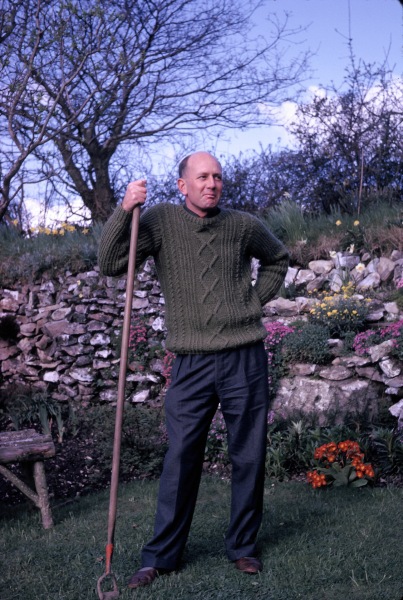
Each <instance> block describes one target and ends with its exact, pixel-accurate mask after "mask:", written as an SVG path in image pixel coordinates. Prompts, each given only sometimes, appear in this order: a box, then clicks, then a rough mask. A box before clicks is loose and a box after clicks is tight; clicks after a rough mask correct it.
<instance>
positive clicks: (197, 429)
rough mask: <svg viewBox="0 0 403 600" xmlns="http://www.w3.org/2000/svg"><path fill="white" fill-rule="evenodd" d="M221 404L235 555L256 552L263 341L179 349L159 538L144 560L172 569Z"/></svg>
mask: <svg viewBox="0 0 403 600" xmlns="http://www.w3.org/2000/svg"><path fill="white" fill-rule="evenodd" d="M218 403H220V405H221V410H222V413H223V416H224V419H225V422H226V426H227V432H228V450H229V457H230V460H231V465H232V487H231V515H230V523H229V527H228V530H227V533H226V538H225V542H226V550H227V555H228V558H229V559H230V560H237V559H238V558H242V557H243V556H254V555H255V553H256V548H255V543H256V537H257V533H258V530H259V527H260V524H261V520H262V510H263V484H264V467H265V453H266V435H267V412H268V384H267V355H266V352H265V349H264V345H263V342H261V343H257V344H254V345H252V346H244V347H242V348H238V349H234V350H229V351H222V352H217V353H213V354H190V355H179V356H178V357H177V359H176V361H175V363H174V365H173V368H172V383H171V386H170V388H169V390H168V392H167V395H166V399H165V411H166V420H167V429H168V436H169V449H168V452H167V454H166V457H165V461H164V468H163V472H162V475H161V479H160V488H159V495H158V506H157V514H156V519H155V530H154V537H153V538H152V540H151V541H150V542H149V543H148V544H146V545H145V546H144V548H143V552H142V565H143V566H144V567H159V568H161V569H169V570H174V569H176V568H177V567H178V564H179V561H180V559H181V556H182V553H183V550H184V547H185V544H186V540H187V537H188V534H189V529H190V525H191V521H192V517H193V512H194V508H195V504H196V498H197V493H198V489H199V483H200V478H201V473H202V467H203V459H204V452H205V445H206V441H207V434H208V431H209V427H210V424H211V421H212V419H213V416H214V414H215V412H216V410H217V407H218Z"/></svg>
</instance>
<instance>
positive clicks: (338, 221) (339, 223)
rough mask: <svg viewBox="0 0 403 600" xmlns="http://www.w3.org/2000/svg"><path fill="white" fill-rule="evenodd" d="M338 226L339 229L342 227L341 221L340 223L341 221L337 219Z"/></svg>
mask: <svg viewBox="0 0 403 600" xmlns="http://www.w3.org/2000/svg"><path fill="white" fill-rule="evenodd" d="M336 225H337V227H339V226H340V225H341V221H340V219H337V221H336Z"/></svg>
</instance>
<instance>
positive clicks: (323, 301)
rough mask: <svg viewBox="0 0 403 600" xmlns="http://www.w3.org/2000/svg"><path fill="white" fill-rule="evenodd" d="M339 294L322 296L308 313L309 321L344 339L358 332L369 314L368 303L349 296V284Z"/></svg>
mask: <svg viewBox="0 0 403 600" xmlns="http://www.w3.org/2000/svg"><path fill="white" fill-rule="evenodd" d="M341 291H342V293H341V294H333V295H332V294H323V295H322V296H321V297H320V298H319V300H318V303H317V304H316V305H315V306H314V307H313V308H311V310H310V312H309V316H308V318H309V321H310V322H311V323H316V324H317V325H322V326H324V327H328V329H329V331H330V334H331V335H335V336H339V337H344V336H345V334H346V333H349V332H351V331H353V332H358V331H360V330H361V329H362V328H363V326H364V323H365V320H366V317H367V315H368V312H369V308H368V303H367V302H366V301H364V300H361V299H359V298H355V297H354V296H351V284H350V285H348V286H343V288H342V289H341Z"/></svg>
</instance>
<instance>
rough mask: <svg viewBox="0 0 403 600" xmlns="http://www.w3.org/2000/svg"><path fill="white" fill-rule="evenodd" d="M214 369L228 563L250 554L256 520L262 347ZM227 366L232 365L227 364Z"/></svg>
mask: <svg viewBox="0 0 403 600" xmlns="http://www.w3.org/2000/svg"><path fill="white" fill-rule="evenodd" d="M226 361H227V365H226V369H224V365H223V366H222V368H220V373H221V374H222V378H223V382H224V383H223V385H222V386H221V387H220V388H219V398H220V402H221V408H222V412H223V415H224V418H225V421H226V424H227V430H228V450H229V456H230V460H231V464H232V484H231V485H232V488H231V490H232V496H231V517H230V524H229V527H228V530H227V534H226V549H227V555H228V558H229V559H230V560H237V559H238V558H242V557H244V556H255V555H256V538H257V534H258V531H259V528H260V525H261V521H262V513H263V494H264V474H265V456H266V442H267V412H268V383H267V355H266V352H265V350H264V346H263V344H256V345H254V346H251V347H246V348H242V349H240V350H239V351H233V353H232V356H231V357H226ZM231 361H232V364H231Z"/></svg>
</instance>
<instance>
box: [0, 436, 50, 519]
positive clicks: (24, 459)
mask: <svg viewBox="0 0 403 600" xmlns="http://www.w3.org/2000/svg"><path fill="white" fill-rule="evenodd" d="M55 453H56V450H55V445H54V443H53V440H52V437H51V436H50V435H42V434H40V433H37V432H36V431H35V430H34V429H25V430H21V431H7V432H2V433H0V473H1V474H2V475H4V477H5V478H6V479H8V480H9V481H11V483H12V484H13V485H15V486H16V487H17V488H18V489H19V490H20V491H21V492H23V494H25V495H26V496H27V497H28V498H29V499H30V500H32V501H33V503H34V504H35V506H37V507H38V508H39V510H40V511H41V516H42V525H43V527H44V528H45V529H50V528H51V527H53V519H52V513H51V510H50V505H49V496H48V486H47V483H46V476H45V465H44V460H45V459H46V458H50V457H51V456H54V455H55ZM11 463H22V464H23V465H24V466H27V467H28V470H29V472H30V473H31V474H32V475H33V480H34V484H35V491H34V490H33V489H32V488H31V487H30V486H29V485H27V484H26V483H25V482H24V481H22V480H21V479H20V478H19V477H18V476H17V475H16V474H15V473H13V472H12V471H10V469H8V468H7V467H5V466H4V465H5V464H11Z"/></svg>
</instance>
